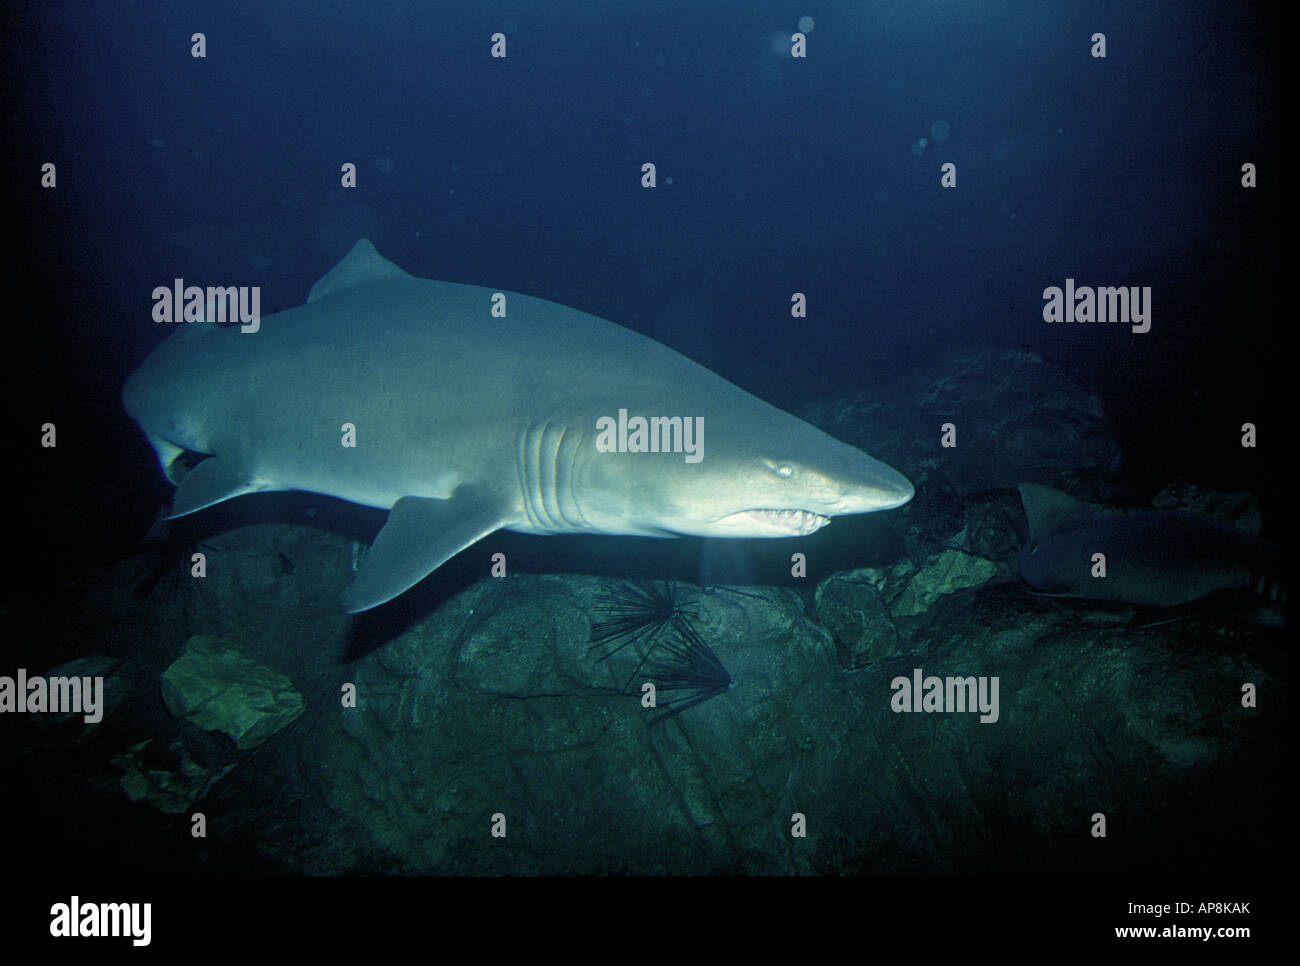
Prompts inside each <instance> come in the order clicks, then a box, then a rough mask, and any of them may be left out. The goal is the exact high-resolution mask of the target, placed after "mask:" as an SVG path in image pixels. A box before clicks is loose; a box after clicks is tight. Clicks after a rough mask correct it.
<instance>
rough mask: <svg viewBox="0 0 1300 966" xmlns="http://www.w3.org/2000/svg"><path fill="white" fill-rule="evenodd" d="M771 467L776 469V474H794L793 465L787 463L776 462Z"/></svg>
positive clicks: (787, 475)
mask: <svg viewBox="0 0 1300 966" xmlns="http://www.w3.org/2000/svg"><path fill="white" fill-rule="evenodd" d="M772 469H774V470H776V475H777V476H786V477H789V476H794V467H793V466H791V465H790V464H789V463H778V464H777V465H776V466H774V467H772Z"/></svg>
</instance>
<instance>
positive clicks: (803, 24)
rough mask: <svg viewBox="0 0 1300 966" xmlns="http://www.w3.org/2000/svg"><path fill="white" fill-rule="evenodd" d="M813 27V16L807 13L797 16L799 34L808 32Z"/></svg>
mask: <svg viewBox="0 0 1300 966" xmlns="http://www.w3.org/2000/svg"><path fill="white" fill-rule="evenodd" d="M812 29H813V18H812V17H809V16H807V15H805V16H802V17H800V18H799V32H800V33H801V34H810V33H812Z"/></svg>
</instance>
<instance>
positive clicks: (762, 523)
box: [727, 510, 831, 536]
mask: <svg viewBox="0 0 1300 966" xmlns="http://www.w3.org/2000/svg"><path fill="white" fill-rule="evenodd" d="M727 519H729V520H746V521H749V522H750V523H753V524H755V525H756V526H759V527H763V528H770V529H772V530H781V531H784V532H786V533H789V534H790V535H791V536H802V535H803V534H806V533H812V532H813V531H815V530H820V529H821V528H822V527H824V526H826V524H828V523H830V522H831V519H830V517H824V516H821V515H819V514H816V513H813V512H812V511H810V510H744V511H742V512H740V513H735V514H732V515H731V516H730V517H728V518H727Z"/></svg>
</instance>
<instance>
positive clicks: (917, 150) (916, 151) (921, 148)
mask: <svg viewBox="0 0 1300 966" xmlns="http://www.w3.org/2000/svg"><path fill="white" fill-rule="evenodd" d="M929 143H930V142H928V141H927V140H926V139H925V138H917V139H916V140H915V141H913V142H912V156H913V157H915V158H919V157H920V156H921V155H923V154H925V146H926V145H927V144H929Z"/></svg>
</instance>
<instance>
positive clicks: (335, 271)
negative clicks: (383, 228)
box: [307, 238, 410, 302]
mask: <svg viewBox="0 0 1300 966" xmlns="http://www.w3.org/2000/svg"><path fill="white" fill-rule="evenodd" d="M400 277H406V278H409V277H410V276H409V275H408V274H407V273H406V272H404V271H402V270H401V269H400V268H398V267H397V266H396V265H394V264H393V263H392V262H390V261H389V260H388V259H386V258H385V257H384V256H383V255H381V254H379V252H377V251H375V246H374V245H372V244H370V239H369V238H363V239H361V240H360V241H359V242H357V243H356V244H355V245H353V246H352V251H350V252H348V253H347V254H346V255H344V256H343V261H341V262H339V263H338V264H337V265H335V266H334V267H333V268H331V269H330V270H329V271H328V272H326V273H325V274H324V275H322V276H321V278H320V281H318V282H317V283H316V284H315V285H313V286H312V287H311V292H310V293H309V294H308V296H307V301H308V302H315V301H316V300H317V299H319V298H323V297H324V296H326V295H329V294H330V293H331V292H337V291H338V290H339V289H344V288H350V287H351V286H353V285H361V284H362V283H364V282H373V281H375V280H376V279H381V278H400Z"/></svg>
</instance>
